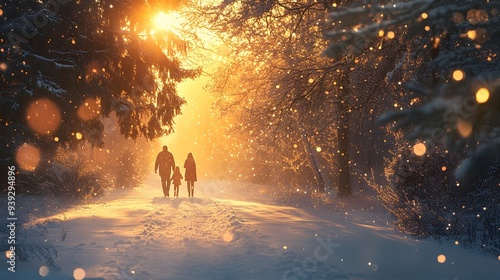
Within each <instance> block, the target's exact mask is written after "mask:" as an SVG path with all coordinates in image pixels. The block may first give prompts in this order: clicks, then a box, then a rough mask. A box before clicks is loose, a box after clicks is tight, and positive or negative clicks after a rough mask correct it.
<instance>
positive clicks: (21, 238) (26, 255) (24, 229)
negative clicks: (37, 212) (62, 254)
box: [0, 211, 60, 270]
mask: <svg viewBox="0 0 500 280" xmlns="http://www.w3.org/2000/svg"><path fill="white" fill-rule="evenodd" d="M4 214H5V213H4ZM0 218H2V220H5V219H6V217H4V216H2V215H0ZM34 219H35V217H34V216H33V215H32V213H31V212H30V211H18V212H17V221H16V240H17V241H18V242H16V244H15V248H16V250H15V254H16V255H15V258H16V259H17V260H20V261H29V260H33V259H38V260H39V261H41V262H43V263H45V264H46V265H47V266H49V267H51V268H53V269H56V270H59V269H60V268H59V267H58V266H57V265H56V263H55V258H56V257H57V250H56V249H55V248H54V246H53V245H52V244H51V243H50V242H47V227H46V223H37V224H33V223H32V221H33V220H34ZM9 231H10V229H9V228H8V227H7V226H2V227H0V239H1V240H5V241H7V240H9V239H8V237H9ZM10 246H11V245H9V244H7V242H2V243H0V251H1V252H8V251H9V248H10ZM7 257H10V255H7Z"/></svg>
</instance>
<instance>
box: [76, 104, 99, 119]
mask: <svg viewBox="0 0 500 280" xmlns="http://www.w3.org/2000/svg"><path fill="white" fill-rule="evenodd" d="M100 112H101V102H100V100H98V99H95V98H87V99H85V101H84V102H83V103H82V104H81V105H80V107H78V112H77V114H78V117H79V118H80V119H81V120H83V121H90V120H93V119H95V118H97V117H98V116H99V113H100Z"/></svg>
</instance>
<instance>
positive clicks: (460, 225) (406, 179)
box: [376, 135, 500, 254]
mask: <svg viewBox="0 0 500 280" xmlns="http://www.w3.org/2000/svg"><path fill="white" fill-rule="evenodd" d="M396 139H397V143H396V149H395V152H394V157H393V158H392V159H389V160H388V161H387V162H388V164H387V167H386V175H387V179H388V185H387V186H384V187H382V186H377V187H376V189H377V191H378V194H379V197H380V199H381V200H382V202H383V203H384V206H385V207H386V208H387V209H388V210H389V211H390V212H391V213H392V214H393V215H394V217H395V218H396V227H397V229H398V230H400V231H402V232H406V233H410V234H412V235H415V236H419V237H434V238H436V239H441V238H446V239H452V240H455V241H456V242H458V243H460V244H462V245H464V246H472V247H481V248H482V249H483V250H485V251H488V252H492V253H495V254H497V253H498V252H500V221H499V220H498V217H499V216H500V189H499V185H500V178H499V177H498V173H499V172H500V164H498V163H497V164H494V165H491V166H490V167H489V168H488V169H486V170H484V172H483V173H482V174H481V175H480V176H478V177H475V178H471V179H468V180H466V181H460V182H458V181H456V180H455V179H454V176H453V170H454V169H455V168H456V167H457V165H458V163H459V159H457V158H456V157H455V156H454V155H451V154H450V153H448V152H447V151H441V150H439V149H438V148H434V147H429V151H428V152H427V153H426V154H425V155H423V156H417V155H415V154H414V153H413V149H412V146H411V145H410V143H409V142H407V141H404V140H403V139H402V137H401V135H400V136H397V137H396ZM430 148H434V149H430Z"/></svg>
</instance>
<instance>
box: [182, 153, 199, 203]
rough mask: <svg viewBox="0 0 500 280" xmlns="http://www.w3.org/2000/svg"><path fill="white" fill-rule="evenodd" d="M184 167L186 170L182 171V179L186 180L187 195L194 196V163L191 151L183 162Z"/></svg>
mask: <svg viewBox="0 0 500 280" xmlns="http://www.w3.org/2000/svg"><path fill="white" fill-rule="evenodd" d="M184 168H185V169H186V172H185V173H184V179H185V180H186V182H187V189H188V197H193V196H194V182H196V180H197V178H196V163H195V161H194V157H193V154H192V153H189V154H188V156H187V159H186V161H185V162H184Z"/></svg>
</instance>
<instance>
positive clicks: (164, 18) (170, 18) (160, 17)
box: [153, 12, 185, 32]
mask: <svg viewBox="0 0 500 280" xmlns="http://www.w3.org/2000/svg"><path fill="white" fill-rule="evenodd" d="M183 22H185V19H184V18H183V17H182V16H181V15H179V14H178V13H176V12H168V13H164V12H159V13H158V14H156V16H154V17H153V24H154V27H155V28H156V29H157V30H164V31H171V32H176V31H178V30H180V29H181V24H182V23H183Z"/></svg>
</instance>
